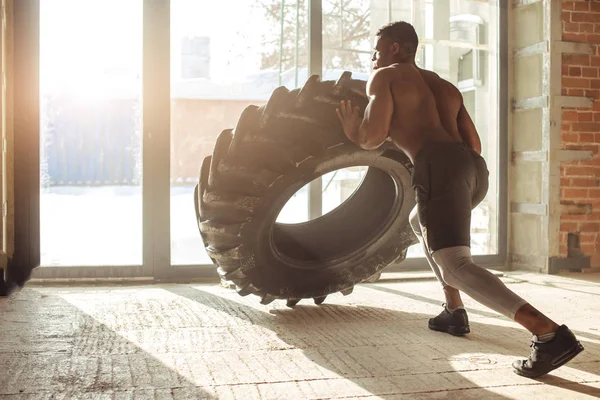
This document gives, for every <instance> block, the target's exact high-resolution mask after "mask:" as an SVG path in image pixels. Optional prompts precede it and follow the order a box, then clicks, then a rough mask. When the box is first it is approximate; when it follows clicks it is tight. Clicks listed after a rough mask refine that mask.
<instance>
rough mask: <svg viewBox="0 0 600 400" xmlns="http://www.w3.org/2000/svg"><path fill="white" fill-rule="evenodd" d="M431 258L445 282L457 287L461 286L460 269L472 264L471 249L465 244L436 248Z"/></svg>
mask: <svg viewBox="0 0 600 400" xmlns="http://www.w3.org/2000/svg"><path fill="white" fill-rule="evenodd" d="M432 257H433V260H434V261H435V262H436V264H437V265H439V267H440V270H441V272H442V277H443V279H444V281H446V283H448V284H449V285H450V286H453V287H456V288H457V289H458V288H459V287H460V286H461V282H462V281H463V279H461V274H462V271H463V270H464V269H465V267H467V266H469V265H473V258H472V257H471V249H470V248H468V247H467V246H456V247H450V248H446V249H441V250H437V251H435V252H434V253H433V254H432Z"/></svg>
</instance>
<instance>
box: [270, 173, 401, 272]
mask: <svg viewBox="0 0 600 400" xmlns="http://www.w3.org/2000/svg"><path fill="white" fill-rule="evenodd" d="M338 169H341V168H338ZM304 184H305V183H303V184H302V185H304ZM293 189H296V188H295V187H294V188H293ZM298 189H299V188H298ZM402 189H403V188H402V187H399V185H398V184H397V183H396V181H395V180H394V178H393V177H392V176H391V175H390V174H388V173H387V172H385V171H383V170H381V169H379V168H377V167H373V166H370V167H369V169H368V172H367V174H366V175H365V177H364V179H363V181H362V183H361V184H360V186H359V187H358V188H357V189H356V190H355V191H354V193H353V194H352V195H351V196H350V197H349V198H348V199H347V200H346V201H344V202H343V203H342V204H340V205H339V206H338V207H336V208H335V209H333V210H331V211H330V212H328V213H327V214H325V215H323V216H321V217H318V218H315V219H313V220H310V221H307V222H303V223H298V224H285V223H279V222H275V223H274V224H273V227H272V228H271V234H270V236H271V238H270V239H271V240H270V242H271V247H272V250H273V252H274V253H275V255H276V256H277V257H278V258H280V259H281V260H282V261H284V262H286V263H287V264H289V265H290V266H292V267H296V268H300V269H315V268H326V267H328V266H334V265H336V264H339V263H341V262H344V261H346V260H348V259H350V258H352V257H353V256H355V255H356V254H357V253H360V252H362V251H364V250H365V249H366V248H368V247H369V246H371V245H373V244H374V242H375V241H376V240H377V239H378V238H380V237H381V236H382V235H383V234H385V231H386V228H387V226H388V225H390V224H391V223H392V222H393V221H394V220H395V218H397V216H398V214H399V213H400V211H401V208H402V203H403V202H402V196H403V190H402ZM296 190H297V189H296ZM293 193H295V191H294V192H293ZM293 193H292V194H290V195H289V196H288V197H291V196H292V195H293Z"/></svg>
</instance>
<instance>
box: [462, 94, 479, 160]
mask: <svg viewBox="0 0 600 400" xmlns="http://www.w3.org/2000/svg"><path fill="white" fill-rule="evenodd" d="M456 125H457V126H458V133H459V134H460V137H461V139H462V140H463V141H464V142H465V143H466V144H467V145H468V146H469V147H471V148H472V149H473V150H475V151H476V152H477V153H478V154H481V140H480V139H479V134H478V133H477V129H476V128H475V124H474V123H473V121H472V120H471V117H470V116H469V113H468V112H467V109H466V108H465V105H464V103H463V101H462V96H461V100H460V110H459V111H458V116H457V117H456Z"/></svg>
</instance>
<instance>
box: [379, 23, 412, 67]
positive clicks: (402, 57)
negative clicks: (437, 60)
mask: <svg viewBox="0 0 600 400" xmlns="http://www.w3.org/2000/svg"><path fill="white" fill-rule="evenodd" d="M418 47H419V38H418V36H417V32H415V28H414V27H413V26H412V25H411V24H409V23H408V22H404V21H398V22H392V23H390V24H387V25H384V26H383V27H382V28H381V29H379V31H378V32H377V35H376V37H375V52H374V53H373V58H372V61H373V63H374V65H373V69H377V68H382V67H387V66H388V65H391V64H394V63H414V61H415V55H416V53H417V48H418Z"/></svg>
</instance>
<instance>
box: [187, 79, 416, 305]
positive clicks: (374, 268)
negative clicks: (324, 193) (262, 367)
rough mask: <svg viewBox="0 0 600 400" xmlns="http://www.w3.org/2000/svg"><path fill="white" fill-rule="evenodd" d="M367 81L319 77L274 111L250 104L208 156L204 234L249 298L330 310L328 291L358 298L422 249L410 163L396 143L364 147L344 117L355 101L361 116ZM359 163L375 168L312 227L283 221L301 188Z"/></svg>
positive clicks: (270, 105) (279, 96) (199, 197)
mask: <svg viewBox="0 0 600 400" xmlns="http://www.w3.org/2000/svg"><path fill="white" fill-rule="evenodd" d="M365 83H366V82H365V81H360V80H354V79H352V78H351V74H350V73H349V72H345V73H344V74H343V75H342V77H341V78H340V79H339V80H338V81H337V82H335V81H323V82H321V81H320V80H319V78H318V77H317V76H312V77H310V78H309V80H308V81H307V82H306V84H305V85H304V87H302V89H296V90H293V91H288V90H287V89H286V88H285V87H280V88H278V89H276V90H275V91H274V92H273V94H272V96H271V98H270V99H269V101H268V102H267V104H266V105H265V106H263V107H256V106H249V107H247V108H246V109H245V110H244V111H243V113H242V115H241V116H240V119H239V121H238V123H237V125H236V127H235V130H234V131H233V130H225V131H223V132H222V133H221V134H220V135H219V137H218V138H217V141H216V144H215V148H214V152H213V154H212V156H208V157H206V158H205V159H204V161H203V163H202V167H201V171H200V179H199V184H198V186H197V187H196V192H195V197H196V198H195V202H196V213H197V218H198V225H199V229H200V233H201V236H202V240H203V241H204V244H205V247H206V251H207V253H208V254H209V256H210V257H211V259H212V260H213V262H214V263H215V264H216V265H217V267H218V268H217V271H218V273H219V275H220V276H221V277H222V279H224V280H225V281H227V282H230V283H232V284H233V285H235V287H236V289H237V291H238V293H239V294H240V295H242V296H245V295H247V294H256V295H258V296H260V298H261V303H263V304H268V303H270V302H271V301H273V300H275V299H286V300H287V304H288V306H293V305H295V304H296V303H297V302H298V301H299V300H300V299H303V298H313V299H314V301H315V302H316V303H317V304H321V303H322V302H323V300H324V299H325V297H326V296H327V295H328V294H331V293H334V292H338V291H340V292H342V293H343V294H349V293H351V292H352V288H353V287H354V285H355V284H357V283H360V282H362V281H364V280H365V279H367V278H369V277H371V276H373V275H375V274H377V273H378V272H379V271H381V270H382V269H383V268H384V267H386V266H387V265H389V264H390V263H392V262H394V261H398V260H399V259H403V258H404V257H405V256H406V249H407V248H408V247H409V246H410V245H412V244H414V243H416V237H415V236H414V234H413V232H412V229H411V228H410V226H409V223H408V215H409V213H410V210H411V209H412V207H413V206H414V204H415V196H414V194H413V191H412V189H411V186H410V173H411V168H412V165H411V164H410V161H409V159H408V158H407V157H406V155H405V154H404V153H402V152H400V151H398V150H397V149H396V148H395V147H393V146H392V145H391V144H389V143H388V142H386V144H385V145H383V146H381V147H380V148H379V149H376V150H370V151H366V150H362V149H361V148H359V147H358V146H356V145H355V144H353V143H352V142H350V141H349V140H348V139H347V138H346V137H345V135H344V133H343V130H342V128H341V124H340V122H339V120H338V118H337V115H336V112H335V108H336V107H337V106H338V105H339V101H340V100H341V99H351V100H352V103H353V104H356V105H358V106H359V107H360V109H361V113H362V112H363V111H364V108H365V107H366V104H367V97H366V93H365ZM234 132H235V134H234ZM351 166H369V167H371V168H369V171H368V173H367V175H366V176H365V178H364V180H363V182H362V184H361V185H360V187H359V188H358V190H357V191H355V193H354V194H353V195H352V196H351V197H350V198H349V199H348V200H346V201H345V202H344V203H343V204H342V205H340V206H339V207H337V208H336V209H334V210H333V211H331V212H330V213H328V214H326V215H324V216H322V217H320V218H317V219H314V220H311V221H308V222H305V223H301V224H281V223H275V221H276V219H277V216H278V214H279V212H280V210H281V209H282V208H283V206H284V205H285V204H286V203H287V201H288V200H289V199H290V198H291V197H292V195H293V194H294V193H295V192H296V191H298V190H299V189H300V188H302V187H303V186H304V185H306V184H307V183H309V182H311V181H312V180H313V179H315V178H317V177H319V176H321V175H323V174H326V173H328V172H331V171H335V170H338V169H342V168H346V167H351Z"/></svg>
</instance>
